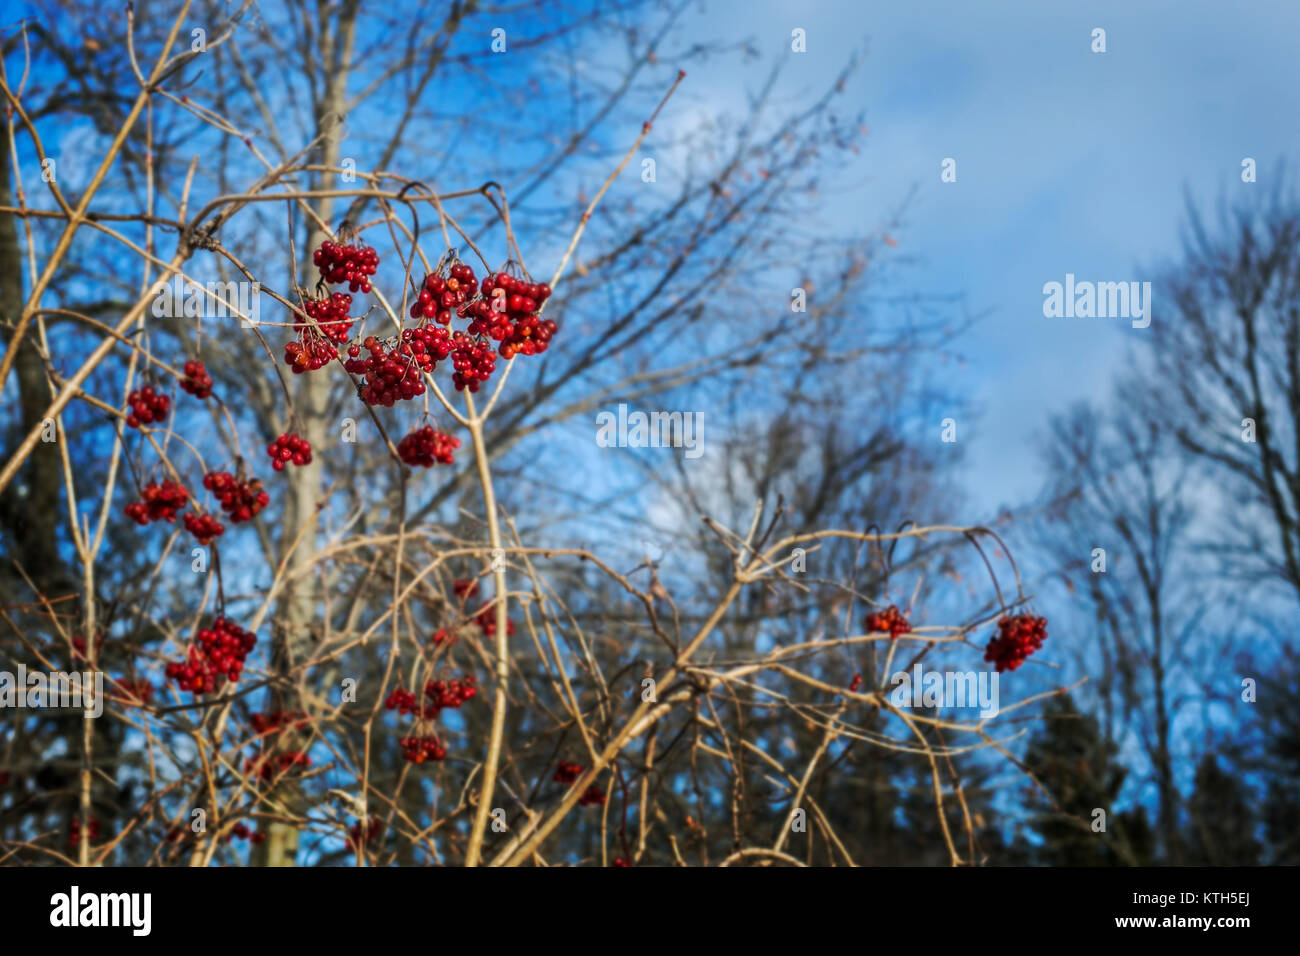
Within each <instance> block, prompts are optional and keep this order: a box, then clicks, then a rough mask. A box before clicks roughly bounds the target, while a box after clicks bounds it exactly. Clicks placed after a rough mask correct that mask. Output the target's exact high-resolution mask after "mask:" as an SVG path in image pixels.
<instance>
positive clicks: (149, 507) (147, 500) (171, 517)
mask: <svg viewBox="0 0 1300 956" xmlns="http://www.w3.org/2000/svg"><path fill="white" fill-rule="evenodd" d="M189 498H190V494H189V492H188V491H186V490H185V489H184V488H182V487H181V486H180V485H178V484H176V482H174V481H171V480H167V481H164V482H162V483H161V484H159V483H158V482H156V481H151V482H149V484H147V485H145V486H144V487H143V488H141V489H140V500H139V501H132V502H131V503H130V504H128V505H127V506H126V507H125V508H124V509H123V510H124V511H125V512H126V515H127V517H128V518H130V519H131V520H132V521H134V522H135V523H136V524H138V525H141V526H143V525H147V524H149V523H151V522H154V521H167V522H174V521H175V520H176V512H178V511H180V510H181V509H182V508H184V507H185V505H186V503H187V502H188V501H189Z"/></svg>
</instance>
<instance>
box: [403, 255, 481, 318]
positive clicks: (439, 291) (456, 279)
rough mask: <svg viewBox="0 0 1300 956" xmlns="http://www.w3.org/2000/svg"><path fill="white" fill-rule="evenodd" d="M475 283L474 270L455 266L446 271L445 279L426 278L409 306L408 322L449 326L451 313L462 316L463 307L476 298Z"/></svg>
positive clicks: (463, 312) (463, 264) (435, 276)
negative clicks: (410, 319)
mask: <svg viewBox="0 0 1300 956" xmlns="http://www.w3.org/2000/svg"><path fill="white" fill-rule="evenodd" d="M478 291H479V289H478V279H476V278H475V277H474V270H473V269H471V268H470V267H469V266H467V265H465V263H463V262H457V263H455V264H453V265H452V267H451V268H450V269H449V270H448V273H447V277H446V278H443V277H442V276H440V275H427V276H425V277H424V285H423V286H422V287H421V288H420V291H419V293H418V294H417V295H416V297H415V301H414V302H412V303H411V318H413V319H433V321H435V322H437V323H438V324H439V325H449V324H451V311H452V309H455V310H456V312H457V314H459V315H461V316H464V315H465V314H466V312H465V307H467V306H468V305H469V303H470V301H471V300H472V299H473V298H474V297H475V296H476V295H477V294H478Z"/></svg>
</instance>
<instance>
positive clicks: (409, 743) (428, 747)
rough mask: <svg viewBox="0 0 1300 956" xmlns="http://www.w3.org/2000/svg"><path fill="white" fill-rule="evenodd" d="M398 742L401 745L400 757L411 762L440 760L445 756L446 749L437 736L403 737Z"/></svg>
mask: <svg viewBox="0 0 1300 956" xmlns="http://www.w3.org/2000/svg"><path fill="white" fill-rule="evenodd" d="M398 743H400V744H401V745H402V759H403V760H407V761H409V762H411V763H424V762H425V761H426V760H441V759H443V758H444V757H446V756H447V749H446V748H445V747H443V745H442V744H441V743H439V742H438V738H437V737H433V736H425V737H403V738H402V739H401V740H400V741H398Z"/></svg>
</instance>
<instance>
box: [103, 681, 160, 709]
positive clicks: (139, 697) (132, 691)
mask: <svg viewBox="0 0 1300 956" xmlns="http://www.w3.org/2000/svg"><path fill="white" fill-rule="evenodd" d="M113 686H114V687H116V688H117V689H118V690H119V691H121V692H122V693H123V694H124V695H125V696H126V697H127V698H129V699H130V700H131V702H132V703H139V704H147V703H149V701H151V700H153V691H154V686H153V684H151V683H150V682H149V681H147V680H143V679H141V680H128V679H127V678H125V677H119V678H118V679H117V680H115V681H113Z"/></svg>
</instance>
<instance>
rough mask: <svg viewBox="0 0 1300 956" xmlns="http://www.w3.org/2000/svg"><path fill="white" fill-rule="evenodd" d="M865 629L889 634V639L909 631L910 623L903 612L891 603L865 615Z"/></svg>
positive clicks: (910, 628)
mask: <svg viewBox="0 0 1300 956" xmlns="http://www.w3.org/2000/svg"><path fill="white" fill-rule="evenodd" d="M867 630H868V631H870V632H871V633H876V632H884V633H886V634H888V635H889V639H890V640H895V639H897V638H898V636H899V635H900V634H908V633H910V632H911V630H912V625H911V624H909V623H908V622H907V618H905V617H904V616H903V613H902V612H901V611H900V610H899V609H898V608H897V607H896V606H895V605H893V604H891V605H889V607H887V608H886V609H885V610H883V611H873V612H872V613H870V614H868V615H867Z"/></svg>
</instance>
